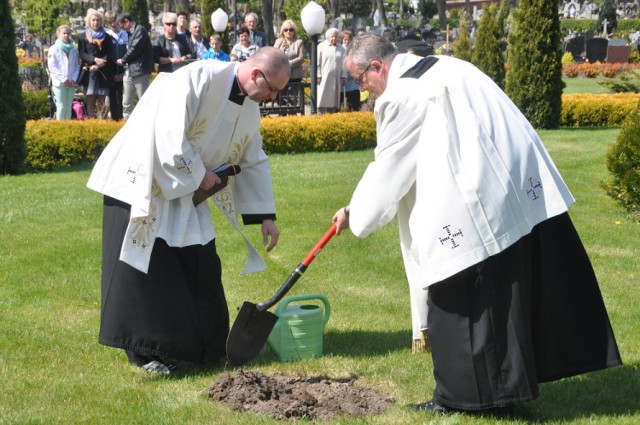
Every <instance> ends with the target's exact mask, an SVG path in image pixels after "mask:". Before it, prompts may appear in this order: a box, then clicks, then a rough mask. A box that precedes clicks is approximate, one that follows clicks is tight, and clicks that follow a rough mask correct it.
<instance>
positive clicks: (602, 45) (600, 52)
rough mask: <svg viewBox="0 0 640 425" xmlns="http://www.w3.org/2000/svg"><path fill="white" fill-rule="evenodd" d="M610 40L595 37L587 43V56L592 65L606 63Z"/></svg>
mask: <svg viewBox="0 0 640 425" xmlns="http://www.w3.org/2000/svg"><path fill="white" fill-rule="evenodd" d="M608 45H609V40H607V39H606V38H600V37H594V38H592V39H591V40H588V41H587V50H586V56H587V60H588V61H589V62H591V63H595V62H604V60H605V59H606V58H607V46H608Z"/></svg>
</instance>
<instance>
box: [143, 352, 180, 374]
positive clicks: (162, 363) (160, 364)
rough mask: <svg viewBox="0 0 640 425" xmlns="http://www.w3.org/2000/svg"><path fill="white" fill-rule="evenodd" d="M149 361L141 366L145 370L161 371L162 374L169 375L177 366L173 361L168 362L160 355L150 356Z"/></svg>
mask: <svg viewBox="0 0 640 425" xmlns="http://www.w3.org/2000/svg"><path fill="white" fill-rule="evenodd" d="M151 359H152V360H151V361H150V362H149V363H147V364H145V365H143V366H142V368H143V369H144V370H146V371H147V372H155V373H162V374H164V375H171V373H172V372H173V371H175V370H176V369H177V366H176V365H174V364H173V363H169V362H168V361H166V360H165V359H163V358H161V357H156V356H151Z"/></svg>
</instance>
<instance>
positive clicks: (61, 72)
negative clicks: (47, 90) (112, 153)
mask: <svg viewBox="0 0 640 425" xmlns="http://www.w3.org/2000/svg"><path fill="white" fill-rule="evenodd" d="M56 35H57V36H58V39H57V40H56V42H55V43H54V45H53V46H51V47H50V48H49V53H48V55H47V68H48V69H49V75H50V76H51V90H52V92H53V100H54V101H55V103H56V119H57V120H70V119H71V104H72V103H73V95H74V92H75V86H76V80H77V79H78V75H79V74H80V57H79V56H78V49H76V46H75V45H74V44H73V43H72V42H71V28H70V27H69V25H60V26H59V27H58V29H57V30H56Z"/></svg>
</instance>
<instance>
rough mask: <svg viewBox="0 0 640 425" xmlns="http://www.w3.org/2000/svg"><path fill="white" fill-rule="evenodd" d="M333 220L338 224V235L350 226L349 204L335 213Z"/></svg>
mask: <svg viewBox="0 0 640 425" xmlns="http://www.w3.org/2000/svg"><path fill="white" fill-rule="evenodd" d="M333 222H334V223H335V225H336V235H339V234H340V233H341V232H342V231H343V230H346V229H348V228H349V206H346V207H344V208H340V209H339V210H338V211H336V213H335V214H334V215H333Z"/></svg>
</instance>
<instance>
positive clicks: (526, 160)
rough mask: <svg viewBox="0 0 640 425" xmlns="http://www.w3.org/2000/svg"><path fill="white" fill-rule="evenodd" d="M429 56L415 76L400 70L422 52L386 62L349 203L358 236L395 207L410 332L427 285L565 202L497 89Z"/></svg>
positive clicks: (542, 153) (423, 323) (543, 154)
mask: <svg viewBox="0 0 640 425" xmlns="http://www.w3.org/2000/svg"><path fill="white" fill-rule="evenodd" d="M435 58H437V60H434V58H433V57H432V58H430V59H429V60H431V61H433V62H435V63H434V64H433V66H431V67H430V68H429V69H428V70H427V71H426V72H425V73H423V74H419V75H418V77H417V78H416V77H415V75H414V76H413V77H410V76H408V75H409V74H412V73H411V70H412V69H413V70H415V68H413V67H414V66H417V65H418V63H419V61H421V60H424V61H426V60H428V59H423V58H421V57H419V56H415V55H398V56H397V57H396V58H395V59H394V61H393V63H392V65H391V68H390V71H389V77H388V81H387V87H386V90H385V92H384V93H383V94H382V95H381V96H380V97H379V98H378V99H377V100H376V106H375V110H374V115H375V120H376V125H377V147H376V149H375V161H374V162H372V163H371V164H370V165H369V166H368V168H367V170H366V171H365V173H364V175H363V177H362V179H361V181H360V182H359V184H358V186H357V188H356V190H355V192H354V194H353V197H352V200H351V203H350V206H351V207H350V208H351V212H350V227H351V230H352V232H353V233H354V234H355V235H356V236H359V237H365V236H367V235H369V234H370V233H372V232H374V231H376V230H378V229H379V228H381V227H382V226H384V225H386V224H387V223H388V222H389V221H391V219H393V217H394V216H396V214H397V218H398V222H399V227H400V241H401V245H402V252H403V256H404V261H405V267H406V270H407V277H408V280H409V285H410V293H411V298H412V300H411V305H412V319H413V325H414V326H413V329H414V338H415V337H416V335H419V330H420V328H421V329H425V328H426V327H427V317H426V316H427V315H426V288H428V286H429V285H432V284H434V283H437V282H440V281H442V280H443V279H445V278H447V277H450V276H452V275H454V274H455V273H457V272H459V271H462V270H464V269H466V268H467V267H470V266H472V265H474V264H477V263H479V262H481V261H482V260H484V259H486V258H488V257H489V256H492V255H495V254H498V253H500V252H501V251H503V250H505V249H506V248H508V247H509V246H510V245H511V244H513V243H514V242H516V241H518V240H519V239H520V238H521V237H522V236H524V235H527V234H528V233H530V232H531V229H532V228H533V226H535V225H536V224H538V223H540V222H542V221H544V220H545V219H547V218H549V217H553V216H556V215H558V214H561V213H563V212H565V211H567V209H568V207H569V205H571V204H572V203H573V202H574V199H573V197H572V195H571V193H570V192H569V189H568V188H567V186H566V185H565V183H564V182H563V180H562V178H561V176H560V174H559V173H558V171H557V169H556V167H555V165H554V164H553V162H552V160H551V158H550V157H549V155H548V153H547V151H546V149H545V148H544V146H543V144H542V142H541V140H540V139H539V137H538V135H537V134H536V132H535V130H534V129H533V128H532V126H531V125H530V124H529V122H528V121H527V120H526V118H525V117H524V116H523V115H522V114H521V112H520V111H519V110H518V109H517V107H516V106H515V105H514V104H513V103H512V102H511V100H510V99H509V98H508V97H507V96H506V95H505V94H504V93H503V92H502V90H500V88H499V87H498V86H497V85H495V84H494V83H493V81H491V79H490V78H489V77H487V76H486V75H484V74H482V73H481V72H479V71H478V70H477V69H476V68H475V67H474V66H473V65H471V64H470V63H468V62H464V61H461V60H458V59H454V58H450V57H446V56H436V57H435ZM422 63H423V64H424V62H422ZM414 74H415V72H414ZM403 75H404V77H403ZM412 75H413V74H412ZM381 194H384V195H385V196H381Z"/></svg>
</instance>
